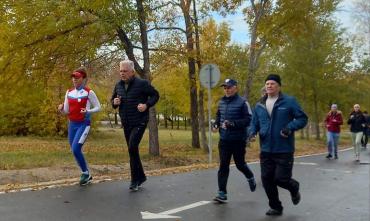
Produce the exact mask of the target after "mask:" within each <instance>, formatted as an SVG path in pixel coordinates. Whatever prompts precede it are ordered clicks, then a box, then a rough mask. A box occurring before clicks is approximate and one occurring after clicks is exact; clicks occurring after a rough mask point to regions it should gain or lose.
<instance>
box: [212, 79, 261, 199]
mask: <svg viewBox="0 0 370 221" xmlns="http://www.w3.org/2000/svg"><path fill="white" fill-rule="evenodd" d="M221 87H223V88H224V93H225V96H223V97H222V98H221V100H220V102H219V104H218V110H217V114H216V121H215V123H214V125H213V131H214V132H217V131H219V132H220V141H219V143H218V149H219V155H220V168H219V170H218V188H219V189H218V194H217V196H216V197H215V198H214V200H215V201H217V202H220V203H224V202H226V200H227V191H226V185H227V180H228V177H229V166H230V160H231V157H234V162H235V165H236V168H238V170H239V171H240V172H242V173H243V174H244V176H245V177H246V178H247V181H248V184H249V188H250V190H251V191H252V192H254V191H255V189H256V181H255V179H254V175H253V173H252V171H251V170H250V169H249V167H248V165H247V163H246V162H245V153H246V151H245V147H246V139H247V127H248V126H249V124H250V121H251V117H252V116H251V111H250V108H249V104H248V102H247V101H246V100H245V99H244V98H242V97H241V96H239V95H238V93H237V92H238V87H237V81H235V80H233V79H226V80H225V82H224V83H223V84H222V85H221Z"/></svg>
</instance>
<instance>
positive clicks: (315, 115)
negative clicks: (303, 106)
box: [313, 88, 320, 140]
mask: <svg viewBox="0 0 370 221" xmlns="http://www.w3.org/2000/svg"><path fill="white" fill-rule="evenodd" d="M313 104H314V123H315V129H316V140H320V122H319V118H320V117H319V110H318V100H317V93H316V89H315V88H314V89H313Z"/></svg>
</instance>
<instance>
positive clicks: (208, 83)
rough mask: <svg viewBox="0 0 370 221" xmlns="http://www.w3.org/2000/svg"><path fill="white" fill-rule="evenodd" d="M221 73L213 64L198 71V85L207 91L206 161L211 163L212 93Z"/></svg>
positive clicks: (206, 65)
mask: <svg viewBox="0 0 370 221" xmlns="http://www.w3.org/2000/svg"><path fill="white" fill-rule="evenodd" d="M220 76H221V72H220V69H219V68H218V66H217V65H215V64H205V65H203V66H202V68H201V69H200V71H199V80H200V84H201V85H202V86H203V87H205V88H207V89H208V161H209V163H212V120H211V119H212V91H211V89H212V88H214V87H216V86H217V83H218V81H219V80H220Z"/></svg>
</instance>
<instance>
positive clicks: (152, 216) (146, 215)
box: [141, 201, 211, 219]
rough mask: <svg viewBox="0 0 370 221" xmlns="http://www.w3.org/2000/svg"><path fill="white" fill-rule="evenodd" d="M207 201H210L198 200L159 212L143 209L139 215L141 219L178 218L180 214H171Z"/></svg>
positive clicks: (207, 202) (201, 204) (204, 203)
mask: <svg viewBox="0 0 370 221" xmlns="http://www.w3.org/2000/svg"><path fill="white" fill-rule="evenodd" d="M209 203H211V201H199V202H196V203H192V204H189V205H186V206H182V207H179V208H175V209H171V210H167V211H164V212H160V213H151V212H148V211H144V212H141V217H142V219H174V218H177V219H179V218H181V217H180V216H171V214H174V213H178V212H181V211H184V210H188V209H193V208H195V207H199V206H203V205H206V204H209Z"/></svg>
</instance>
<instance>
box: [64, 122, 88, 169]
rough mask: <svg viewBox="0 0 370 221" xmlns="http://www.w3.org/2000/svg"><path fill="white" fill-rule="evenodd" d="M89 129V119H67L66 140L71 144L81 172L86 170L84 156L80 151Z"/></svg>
mask: <svg viewBox="0 0 370 221" xmlns="http://www.w3.org/2000/svg"><path fill="white" fill-rule="evenodd" d="M89 131H90V121H88V120H85V121H83V122H76V121H69V125H68V140H69V145H70V146H71V151H72V153H73V155H74V157H75V159H76V161H77V164H78V166H79V167H80V168H81V171H82V172H88V169H87V164H86V160H85V157H84V155H83V153H82V145H83V144H84V143H85V140H86V138H87V135H88V134H89Z"/></svg>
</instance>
